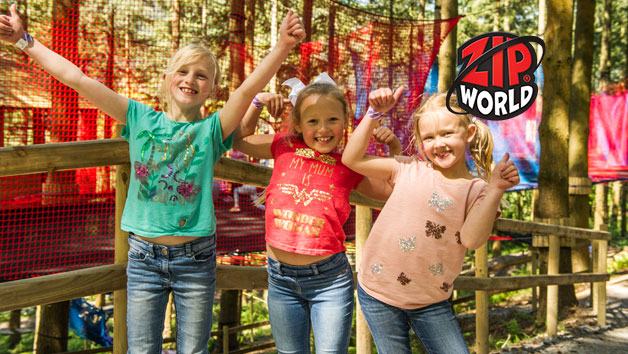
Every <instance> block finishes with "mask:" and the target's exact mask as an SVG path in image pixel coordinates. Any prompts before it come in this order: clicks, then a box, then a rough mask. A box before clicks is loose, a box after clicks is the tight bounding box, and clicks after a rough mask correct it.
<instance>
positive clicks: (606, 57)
mask: <svg viewBox="0 0 628 354" xmlns="http://www.w3.org/2000/svg"><path fill="white" fill-rule="evenodd" d="M611 9H612V0H604V12H603V20H602V42H601V44H600V87H601V88H602V89H603V88H604V87H606V85H608V84H610V83H611V19H612V14H611Z"/></svg>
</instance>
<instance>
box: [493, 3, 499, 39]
mask: <svg viewBox="0 0 628 354" xmlns="http://www.w3.org/2000/svg"><path fill="white" fill-rule="evenodd" d="M494 4H495V12H493V31H494V32H497V31H499V13H500V12H501V1H500V0H495V1H494Z"/></svg>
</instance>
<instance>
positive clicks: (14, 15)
mask: <svg viewBox="0 0 628 354" xmlns="http://www.w3.org/2000/svg"><path fill="white" fill-rule="evenodd" d="M23 34H24V27H23V26H22V19H21V18H20V15H19V14H18V12H17V7H16V6H15V4H13V5H11V6H10V7H9V15H8V16H7V15H0V40H2V41H5V42H8V43H11V44H13V43H15V42H17V41H18V40H19V39H20V38H22V35H23Z"/></svg>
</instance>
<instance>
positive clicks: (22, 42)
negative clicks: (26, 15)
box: [15, 31, 33, 50]
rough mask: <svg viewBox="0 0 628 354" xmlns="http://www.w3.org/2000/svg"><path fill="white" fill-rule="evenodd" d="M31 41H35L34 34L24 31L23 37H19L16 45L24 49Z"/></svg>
mask: <svg viewBox="0 0 628 354" xmlns="http://www.w3.org/2000/svg"><path fill="white" fill-rule="evenodd" d="M31 43H33V36H31V35H30V34H28V32H26V31H24V34H23V35H22V38H20V39H18V40H17V42H15V46H16V47H18V48H20V49H21V50H24V48H26V47H28V45H29V44H31Z"/></svg>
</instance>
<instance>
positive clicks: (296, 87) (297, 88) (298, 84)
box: [281, 73, 336, 106]
mask: <svg viewBox="0 0 628 354" xmlns="http://www.w3.org/2000/svg"><path fill="white" fill-rule="evenodd" d="M317 82H326V83H328V84H332V85H334V86H336V82H335V81H334V79H332V78H331V77H329V75H327V73H321V74H320V75H318V76H317V77H316V78H315V79H314V80H312V82H311V83H310V85H311V84H314V83H317ZM281 85H282V86H289V87H290V88H292V90H291V91H290V94H289V95H288V98H289V99H290V102H292V105H293V106H294V105H295V104H296V102H297V96H299V92H301V90H303V89H304V88H305V84H304V83H303V82H302V81H301V80H299V79H297V78H296V77H293V78H292V79H288V80H286V81H284V82H283V84H281Z"/></svg>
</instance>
